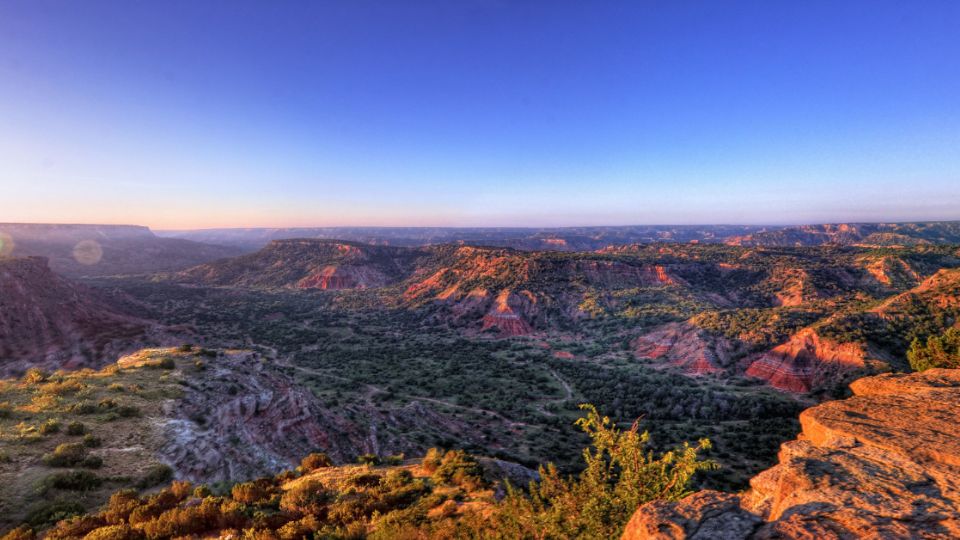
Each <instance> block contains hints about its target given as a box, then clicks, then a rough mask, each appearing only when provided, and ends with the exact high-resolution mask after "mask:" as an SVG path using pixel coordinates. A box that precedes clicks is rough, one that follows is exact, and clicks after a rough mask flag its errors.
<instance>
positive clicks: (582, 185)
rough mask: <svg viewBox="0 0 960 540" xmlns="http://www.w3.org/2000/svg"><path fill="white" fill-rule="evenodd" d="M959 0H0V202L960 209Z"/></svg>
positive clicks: (265, 220) (505, 216)
mask: <svg viewBox="0 0 960 540" xmlns="http://www.w3.org/2000/svg"><path fill="white" fill-rule="evenodd" d="M958 28H960V2H955V1H947V2H936V1H929V2H923V3H908V2H883V1H870V2H836V1H832V2H762V1H758V2H722V1H717V2H693V1H691V2H683V1H681V2H678V1H662V2H640V1H636V2H628V1H617V2H602V1H601V2H582V1H576V2H574V1H522V0H518V1H513V2H508V1H497V0H476V1H472V0H464V1H457V2H449V1H433V2H424V1H410V2H394V1H378V2H372V1H364V0H351V1H344V2H319V1H317V2H292V1H291V2H266V1H263V2H228V1H216V2H201V1H164V2H130V1H122V2H121V1H117V2H96V1H86V2H71V1H66V0H62V1H46V0H23V1H21V0H7V1H5V2H2V3H0V221H58V222H101V223H139V224H146V225H150V226H154V227H157V228H187V227H213V226H295V225H301V226H309V225H358V224H367V225H504V226H507V225H509V226H517V225H531V226H562V225H586V224H599V225H603V224H629V223H804V222H824V221H878V220H914V219H960V32H958V31H957V29H958Z"/></svg>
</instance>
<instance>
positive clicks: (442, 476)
mask: <svg viewBox="0 0 960 540" xmlns="http://www.w3.org/2000/svg"><path fill="white" fill-rule="evenodd" d="M430 479H431V480H433V481H434V482H435V483H436V484H455V485H458V486H461V487H464V488H466V489H468V490H473V489H478V488H480V487H481V486H482V485H483V483H484V482H483V468H482V467H480V463H479V462H478V461H477V460H476V458H474V457H473V456H471V455H469V454H467V453H466V452H464V451H463V450H450V451H448V452H447V453H445V454H444V455H443V457H442V458H441V459H440V463H439V464H438V465H437V466H436V468H435V469H434V471H433V473H432V474H431V475H430Z"/></svg>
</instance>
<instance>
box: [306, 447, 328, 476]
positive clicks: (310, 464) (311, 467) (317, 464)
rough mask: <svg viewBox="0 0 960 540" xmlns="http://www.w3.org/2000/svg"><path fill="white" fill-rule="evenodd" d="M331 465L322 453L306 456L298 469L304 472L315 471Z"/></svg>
mask: <svg viewBox="0 0 960 540" xmlns="http://www.w3.org/2000/svg"><path fill="white" fill-rule="evenodd" d="M331 465H333V462H332V461H330V458H329V457H327V455H326V454H324V453H322V452H314V453H312V454H308V455H307V456H306V457H305V458H303V459H302V460H300V468H301V469H303V471H304V472H310V471H315V470H317V469H320V468H322V467H330V466H331Z"/></svg>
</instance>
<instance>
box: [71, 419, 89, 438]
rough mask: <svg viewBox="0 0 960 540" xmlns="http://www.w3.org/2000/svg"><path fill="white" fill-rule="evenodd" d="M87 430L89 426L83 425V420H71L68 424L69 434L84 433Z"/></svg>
mask: <svg viewBox="0 0 960 540" xmlns="http://www.w3.org/2000/svg"><path fill="white" fill-rule="evenodd" d="M86 432H87V426H85V425H83V422H70V423H69V424H67V435H73V436H78V435H83V434H84V433H86Z"/></svg>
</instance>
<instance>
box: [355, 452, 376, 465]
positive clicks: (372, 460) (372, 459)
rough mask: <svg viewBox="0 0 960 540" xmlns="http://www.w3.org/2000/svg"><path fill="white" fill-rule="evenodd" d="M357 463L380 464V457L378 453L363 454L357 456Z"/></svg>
mask: <svg viewBox="0 0 960 540" xmlns="http://www.w3.org/2000/svg"><path fill="white" fill-rule="evenodd" d="M357 463H359V464H360V465H372V466H373V465H379V464H380V457H379V456H377V455H376V454H363V455H360V456H357Z"/></svg>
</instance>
